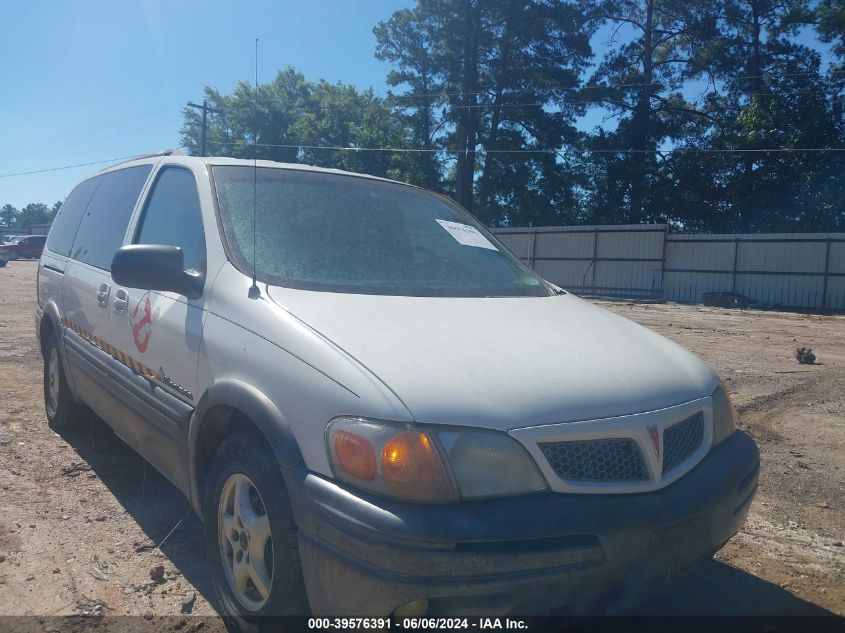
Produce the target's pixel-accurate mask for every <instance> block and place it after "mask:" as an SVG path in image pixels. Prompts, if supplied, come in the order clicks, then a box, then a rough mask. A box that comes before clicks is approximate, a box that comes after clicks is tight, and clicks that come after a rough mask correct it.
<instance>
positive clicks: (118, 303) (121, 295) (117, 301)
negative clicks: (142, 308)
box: [112, 288, 129, 314]
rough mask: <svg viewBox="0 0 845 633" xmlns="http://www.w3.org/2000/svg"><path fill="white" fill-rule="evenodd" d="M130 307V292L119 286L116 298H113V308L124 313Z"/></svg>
mask: <svg viewBox="0 0 845 633" xmlns="http://www.w3.org/2000/svg"><path fill="white" fill-rule="evenodd" d="M128 307H129V293H128V292H126V291H125V290H124V289H123V288H118V289H117V290H115V291H114V299H113V300H112V308H114V311H115V312H117V313H118V314H123V313H124V312H126V308H128Z"/></svg>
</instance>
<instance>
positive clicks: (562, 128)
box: [375, 0, 594, 224]
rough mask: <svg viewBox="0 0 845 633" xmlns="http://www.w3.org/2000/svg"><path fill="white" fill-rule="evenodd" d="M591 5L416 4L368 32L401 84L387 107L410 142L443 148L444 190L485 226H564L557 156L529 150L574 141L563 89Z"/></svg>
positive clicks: (566, 188) (508, 0) (567, 216)
mask: <svg viewBox="0 0 845 633" xmlns="http://www.w3.org/2000/svg"><path fill="white" fill-rule="evenodd" d="M589 8H590V6H589V3H586V2H580V3H574V2H564V1H559V0H542V1H536V0H535V1H527V2H526V1H523V0H497V1H492V2H488V1H481V0H460V1H449V0H420V1H419V2H418V4H417V6H416V7H415V8H414V9H408V10H404V11H399V12H397V13H395V14H394V15H393V17H392V18H391V19H390V20H388V21H386V22H383V23H381V24H379V25H378V26H377V27H376V28H375V34H376V39H377V42H378V44H377V48H376V54H377V56H378V57H379V58H380V59H385V60H388V61H391V62H393V63H395V64H396V65H397V66H398V70H397V71H394V72H392V73H391V74H390V75H389V76H388V82H389V83H390V85H391V86H395V87H397V88H400V89H401V88H404V89H405V90H404V92H402V93H401V94H398V95H393V103H394V104H395V105H394V107H395V109H397V110H399V111H401V112H402V113H403V114H404V115H405V116H406V117H407V120H408V121H410V122H411V124H412V127H413V129H414V132H415V133H414V135H413V138H414V140H415V142H417V144H418V146H421V147H424V148H426V149H433V148H434V147H443V148H446V149H447V150H448V151H447V152H445V153H444V156H443V158H444V161H445V165H446V174H447V176H446V179H447V188H448V189H449V190H450V191H452V192H453V193H454V196H455V199H456V200H457V201H458V202H459V203H460V204H462V205H463V206H465V207H466V208H468V209H470V210H474V211H475V212H476V214H477V215H478V216H479V217H480V218H481V219H482V220H484V221H485V222H488V223H490V224H496V223H508V222H527V221H534V222H562V221H573V220H574V216H572V215H571V213H572V210H573V208H574V189H575V188H574V184H575V183H574V179H573V178H572V177H571V176H570V175H569V174H568V173H567V172H566V171H565V170H563V169H561V167H560V165H561V160H562V159H561V158H560V156H559V155H558V154H557V153H556V152H554V151H552V152H549V153H545V154H544V153H541V152H536V150H538V149H541V148H542V149H547V148H554V149H558V148H563V147H564V146H566V145H569V144H571V143H573V141H574V140H575V139H576V138H577V136H578V135H577V132H576V130H575V126H574V123H575V118H576V116H577V115H578V114H581V113H582V112H583V105H582V104H578V103H577V99H576V98H574V96H573V95H574V93H573V90H574V89H576V88H577V87H578V85H579V81H580V80H579V77H580V74H581V73H582V72H583V70H584V69H585V67H586V65H587V64H588V62H589V61H590V59H591V49H590V45H589V38H590V34H591V31H590V28H591V26H592V25H593V22H591V18H592V17H594V16H593V15H592V13H591V12H590V11H589ZM585 9H586V10H585ZM438 91H439V93H438ZM421 160H422V159H421ZM426 167H427V169H428V170H429V173H430V169H431V164H430V163H429V164H428V165H427V166H426Z"/></svg>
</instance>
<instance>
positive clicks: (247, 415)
mask: <svg viewBox="0 0 845 633" xmlns="http://www.w3.org/2000/svg"><path fill="white" fill-rule="evenodd" d="M234 432H246V433H248V434H252V435H253V436H255V438H256V440H257V441H263V442H265V443H266V444H267V446H268V447H269V448H270V449H271V450H272V452H273V454H274V455H275V457H276V459H277V460H278V462H279V466H280V467H281V468H282V469H284V470H304V469H305V460H304V459H303V458H302V453H301V452H300V450H299V445H298V444H297V442H296V438H295V436H294V435H293V432H292V431H291V429H290V425H289V423H288V421H287V419H286V418H285V417H284V415H283V414H282V412H281V411H280V410H279V409H278V407H276V405H275V404H273V402H272V401H271V400H270V399H269V398H268V397H267V396H266V395H265V394H264V393H262V392H261V391H259V390H258V389H256V388H255V387H253V386H252V385H249V384H247V383H245V382H242V381H240V380H234V379H224V380H219V381H216V382H215V383H214V384H213V385H211V387H209V388H208V390H207V391H206V392H205V393H204V394H203V395H202V397H201V398H200V400H199V402H198V403H197V408H196V409H195V410H194V413H193V415H192V416H191V421H190V426H189V429H188V467H189V472H188V482H189V488H190V496H191V505H192V506H193V508H194V510H195V511H196V513H197V514H198V515H199V516H200V518H202V500H203V490H204V487H205V477H206V475H207V473H208V464H209V460H210V458H211V456H212V455H213V454H214V451H215V450H216V447H217V446H219V445H220V442H222V441H223V439H225V438H226V437H228V436H229V435H231V434H232V433H234Z"/></svg>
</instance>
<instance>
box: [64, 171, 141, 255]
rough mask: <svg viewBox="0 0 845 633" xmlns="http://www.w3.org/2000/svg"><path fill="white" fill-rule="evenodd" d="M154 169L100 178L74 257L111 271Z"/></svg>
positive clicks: (120, 172)
mask: <svg viewBox="0 0 845 633" xmlns="http://www.w3.org/2000/svg"><path fill="white" fill-rule="evenodd" d="M151 169H152V165H140V166H138V167H127V168H126V169H120V170H118V171H112V172H109V173H107V174H103V175H102V176H100V178H101V179H102V180H101V182H100V186H99V187H97V190H96V191H95V192H94V196H93V197H92V198H91V202H90V203H89V204H88V210H87V211H86V212H85V215H84V216H83V218H82V223H81V224H80V225H79V231H78V232H77V234H76V241H75V242H74V243H73V254H72V255H71V257H73V259H77V260H79V261H81V262H85V263H86V264H91V265H92V266H96V267H97V268H102V269H103V270H111V260H112V257H114V252H115V251H116V250H117V249H118V248H120V247H121V246H122V245H123V237H124V235H126V227H127V226H128V224H129V218H130V216H131V215H132V209H134V208H135V203H136V202H137V201H138V196H139V195H140V194H141V189H142V188H143V186H144V183H145V182H146V180H147V176H149V175H150V170H151Z"/></svg>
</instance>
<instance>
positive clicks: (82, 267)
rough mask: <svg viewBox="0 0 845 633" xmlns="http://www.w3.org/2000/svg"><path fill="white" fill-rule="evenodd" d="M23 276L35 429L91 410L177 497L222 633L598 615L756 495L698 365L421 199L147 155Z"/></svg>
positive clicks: (227, 163)
mask: <svg viewBox="0 0 845 633" xmlns="http://www.w3.org/2000/svg"><path fill="white" fill-rule="evenodd" d="M38 273H39V275H38V307H37V308H36V331H37V333H38V336H39V338H40V343H41V348H42V351H43V356H44V398H45V404H46V410H47V417H48V419H49V421H50V423H51V424H52V425H54V426H55V427H59V426H61V425H65V424H69V423H72V422H73V421H74V419H76V418H78V417H79V414H80V411H81V409H82V407H83V406H84V407H88V408H90V409H92V410H93V411H94V412H95V413H96V414H97V415H98V416H99V417H101V418H102V419H103V420H105V421H106V422H107V423H108V424H109V425H110V426H111V427H112V428H113V429H114V430H115V432H116V433H117V434H118V435H119V436H120V437H121V438H123V439H124V440H125V441H126V442H127V443H128V444H130V445H131V446H132V447H133V448H135V449H136V450H137V451H138V452H139V453H141V454H142V455H143V456H144V457H145V458H146V459H147V460H148V461H149V462H150V463H151V464H152V465H153V466H155V467H156V468H157V469H158V470H159V471H161V473H163V474H164V476H165V477H167V478H168V479H169V480H170V481H171V482H172V483H173V484H174V485H175V486H176V487H177V488H179V489H180V490H181V491H182V492H183V493H184V494H185V495H186V496H187V497H188V498H189V499H190V501H191V503H192V505H193V507H194V508H195V510H196V512H197V514H198V515H199V516H200V517H202V519H203V522H204V531H205V540H206V549H207V554H208V562H209V566H210V570H211V575H212V577H213V581H214V586H215V589H216V591H217V598H218V606H219V608H220V609H221V611H223V612H224V613H226V614H228V615H230V616H233V617H235V618H238V621H240V622H243V623H245V624H249V623H250V622H253V619H255V618H257V617H258V616H262V615H267V614H301V613H314V614H353V615H363V616H388V615H394V616H402V615H423V614H467V613H476V614H484V615H492V614H499V613H501V614H505V613H521V614H528V613H584V612H592V611H596V610H607V609H611V608H618V607H616V606H615V605H620V604H624V603H625V601H626V600H630V599H631V598H632V597H633V596H636V595H638V593H639V592H640V590H641V589H642V588H644V587H648V586H651V585H653V583H655V582H658V581H660V580H665V579H667V578H672V577H673V576H675V575H676V574H678V573H680V572H683V571H685V570H687V569H690V568H692V566H693V565H694V564H695V563H697V562H698V561H701V560H704V559H707V558H708V557H711V556H712V555H713V554H714V553H715V552H716V551H717V550H718V549H719V548H720V547H721V546H722V545H723V544H724V543H725V542H726V541H727V540H728V539H729V538H731V536H733V535H734V534H735V533H736V532H737V531H738V530H739V529H740V527H741V526H742V524H743V522H744V521H745V517H746V514H747V512H748V507H749V505H750V503H751V500H752V498H753V496H754V493H755V491H756V488H757V476H758V468H759V457H758V451H757V447H756V445H755V444H754V442H753V441H752V440H751V439H750V438H749V437H748V436H747V435H746V434H744V433H742V432H740V431H737V430H735V425H734V411H733V407H732V405H731V402H730V399H729V398H728V395H727V393H726V392H725V390H724V388H723V387H722V385H721V384H720V382H719V379H718V378H717V376H716V374H715V373H714V372H713V371H712V370H711V369H710V368H709V367H707V366H706V365H705V364H704V363H703V362H701V361H700V360H699V359H698V358H697V357H695V356H694V355H692V354H691V353H689V352H687V351H685V350H683V349H682V348H680V347H679V346H677V345H675V344H674V343H671V342H670V341H668V340H666V339H665V338H663V337H661V336H659V335H657V334H655V333H654V332H652V331H650V330H648V329H645V328H643V327H641V326H639V325H636V324H634V323H632V322H631V321H628V320H626V319H624V318H621V317H619V316H616V315H614V314H612V313H610V312H607V311H605V310H602V309H600V308H598V307H596V306H594V305H592V304H591V303H589V302H587V301H583V300H581V299H579V298H578V297H575V296H574V295H572V294H570V293H567V292H565V291H564V290H561V289H560V288H558V287H556V286H554V285H552V284H550V283H547V282H546V281H544V280H543V279H541V278H540V277H538V276H537V275H536V274H535V273H534V272H533V271H532V270H530V269H529V268H527V267H526V266H524V265H523V264H522V263H521V262H520V261H519V260H518V259H517V258H516V257H514V256H513V255H512V254H511V253H510V252H509V251H508V250H507V249H506V248H505V247H504V246H503V245H502V244H501V243H500V242H499V241H498V240H497V239H496V238H495V237H494V236H493V235H491V234H490V233H489V232H488V231H487V230H485V228H484V227H483V226H482V225H481V224H479V223H478V222H477V221H476V220H475V219H474V218H473V217H472V216H471V215H469V214H468V213H467V212H465V211H464V210H462V209H461V208H460V207H458V206H457V205H456V204H455V203H454V202H452V201H451V200H450V199H448V198H446V197H444V196H441V195H438V194H435V193H432V192H429V191H426V190H423V189H420V188H417V187H413V186H409V185H405V184H401V183H398V182H392V181H389V180H384V179H380V178H373V177H369V176H364V175H360V174H352V173H346V172H342V171H336V170H329V169H317V168H313V167H309V166H305V165H290V164H279V163H274V162H267V161H258V162H257V163H256V164H253V162H252V161H244V160H235V159H230V158H195V157H184V156H176V155H170V154H162V155H156V156H150V157H142V158H139V159H135V160H131V161H128V162H124V163H121V164H119V165H116V166H114V167H110V168H108V169H106V170H103V171H101V172H100V173H98V174H96V175H94V176H92V177H90V178H88V179H87V180H84V181H83V182H82V183H80V184H79V185H78V186H77V187H76V188H75V189H74V190H73V191H72V192H71V194H70V195H69V196H68V198H67V200H66V201H65V203H64V204H63V205H62V207H61V210H60V211H59V213H58V216H57V218H56V220H55V222H54V223H53V226H52V229H51V231H50V234H49V237H48V239H47V244H46V248H45V249H44V254H43V256H42V258H41V262H40V266H39V269H38Z"/></svg>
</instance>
